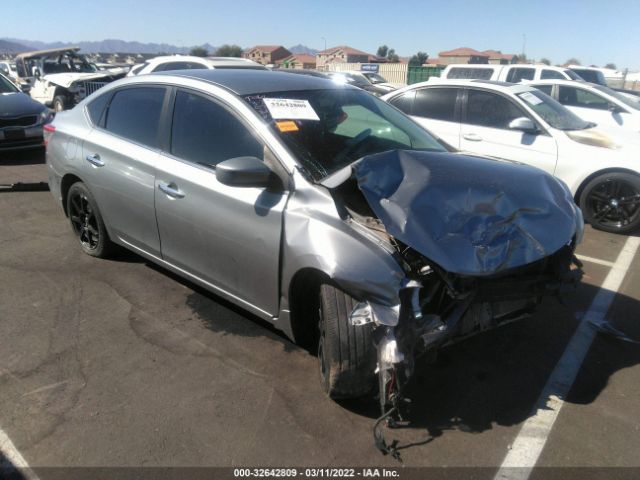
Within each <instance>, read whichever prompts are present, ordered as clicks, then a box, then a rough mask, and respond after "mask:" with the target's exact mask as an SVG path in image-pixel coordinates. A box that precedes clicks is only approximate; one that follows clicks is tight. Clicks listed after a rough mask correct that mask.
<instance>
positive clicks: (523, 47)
mask: <svg viewBox="0 0 640 480" xmlns="http://www.w3.org/2000/svg"><path fill="white" fill-rule="evenodd" d="M526 49H527V34H526V33H523V34H522V58H526V56H527V54H526V52H525V50H526Z"/></svg>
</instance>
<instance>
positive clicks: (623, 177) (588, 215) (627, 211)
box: [580, 172, 640, 234]
mask: <svg viewBox="0 0 640 480" xmlns="http://www.w3.org/2000/svg"><path fill="white" fill-rule="evenodd" d="M580 209H581V210H582V213H583V214H584V218H585V220H586V221H587V222H589V223H590V224H591V226H592V227H593V228H596V229H598V230H603V231H605V232H611V233H621V234H625V233H631V232H633V231H634V230H636V229H638V227H640V176H637V175H633V174H630V173H624V172H613V173H606V174H604V175H599V176H597V177H595V178H594V179H593V180H591V181H590V182H589V183H587V185H586V186H585V187H584V189H583V190H582V193H581V195H580Z"/></svg>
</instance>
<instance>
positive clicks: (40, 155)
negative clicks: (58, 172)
mask: <svg viewBox="0 0 640 480" xmlns="http://www.w3.org/2000/svg"><path fill="white" fill-rule="evenodd" d="M41 163H45V151H44V148H37V149H36V148H34V149H30V150H18V151H15V152H0V167H1V166H4V165H38V164H41Z"/></svg>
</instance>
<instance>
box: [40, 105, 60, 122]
mask: <svg viewBox="0 0 640 480" xmlns="http://www.w3.org/2000/svg"><path fill="white" fill-rule="evenodd" d="M55 116H56V114H55V112H54V111H53V110H49V109H48V108H47V109H46V110H43V111H42V113H40V121H39V122H38V123H39V124H40V125H46V124H47V123H51V122H53V119H54V118H55Z"/></svg>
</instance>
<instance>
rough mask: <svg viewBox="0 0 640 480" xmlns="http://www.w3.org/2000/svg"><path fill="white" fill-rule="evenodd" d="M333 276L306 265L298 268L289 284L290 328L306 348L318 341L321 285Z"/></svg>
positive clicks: (295, 337) (295, 339)
mask: <svg viewBox="0 0 640 480" xmlns="http://www.w3.org/2000/svg"><path fill="white" fill-rule="evenodd" d="M328 282H331V277H330V276H329V275H328V274H327V273H326V272H323V271H322V270H320V269H317V268H313V267H304V268H301V269H300V270H298V271H297V272H296V273H295V274H294V275H293V277H292V279H291V282H290V284H289V292H288V293H289V297H288V298H289V306H290V311H291V314H290V328H291V330H290V331H291V333H292V335H293V340H294V341H295V342H296V343H297V344H298V345H300V346H302V347H304V348H306V349H309V350H311V349H313V348H315V347H316V346H317V345H316V341H317V335H318V331H317V327H318V326H317V318H316V315H315V313H316V310H317V307H318V306H319V304H318V299H319V293H320V286H321V285H322V284H323V283H328Z"/></svg>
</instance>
